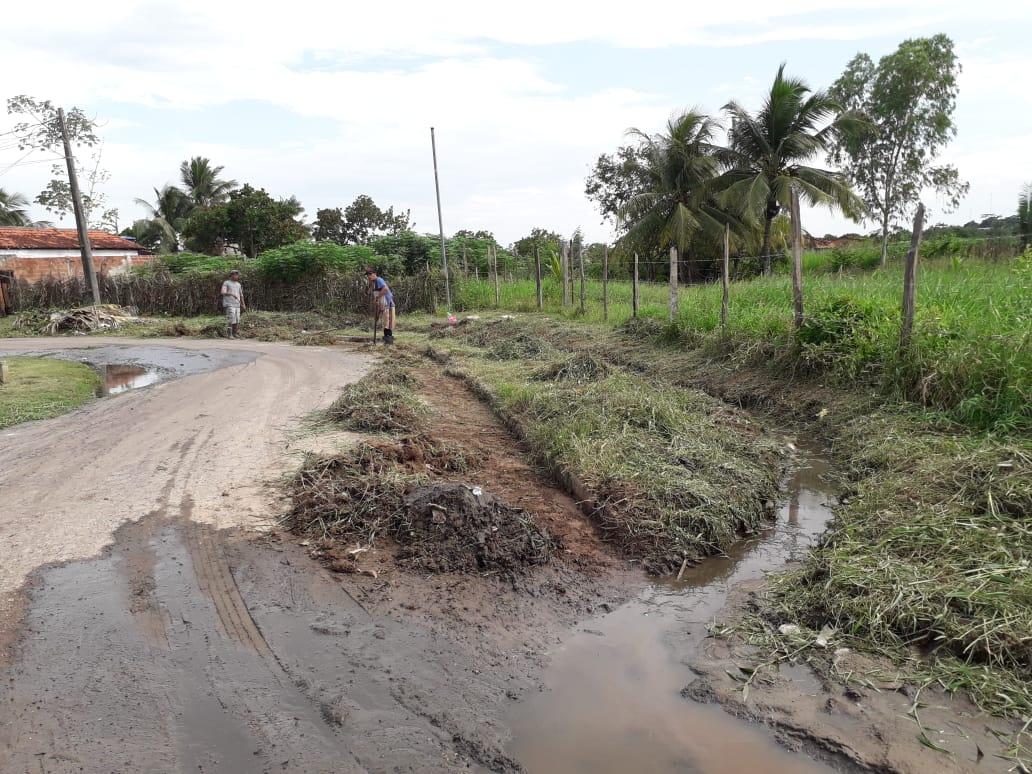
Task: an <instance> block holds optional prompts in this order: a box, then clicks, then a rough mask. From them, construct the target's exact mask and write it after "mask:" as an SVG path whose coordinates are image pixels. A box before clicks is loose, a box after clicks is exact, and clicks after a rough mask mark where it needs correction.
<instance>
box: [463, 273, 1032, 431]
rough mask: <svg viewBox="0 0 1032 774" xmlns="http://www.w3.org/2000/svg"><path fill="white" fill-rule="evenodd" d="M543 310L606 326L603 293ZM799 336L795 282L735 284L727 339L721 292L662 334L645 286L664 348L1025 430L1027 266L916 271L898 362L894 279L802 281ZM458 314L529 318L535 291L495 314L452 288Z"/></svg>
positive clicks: (983, 425) (897, 276)
mask: <svg viewBox="0 0 1032 774" xmlns="http://www.w3.org/2000/svg"><path fill="white" fill-rule="evenodd" d="M544 291H545V292H544V295H545V306H544V310H545V311H546V312H547V313H549V314H552V315H556V316H563V317H569V318H577V319H582V320H584V321H585V322H602V321H603V306H602V284H601V283H600V282H598V281H589V282H587V283H586V287H585V296H586V301H585V311H584V312H583V313H582V312H581V311H580V304H579V298H580V287H579V283H575V287H574V304H573V305H572V306H569V307H563V306H562V303H561V292H560V285H559V284H558V283H556V282H555V281H554V280H552V279H551V278H549V279H547V280H546V282H545V284H544ZM804 295H805V307H806V315H807V324H806V326H805V327H804V329H803V330H802V331H801V332H800V333H799V335H795V333H794V331H793V328H792V290H791V281H790V279H789V277H787V276H785V275H781V274H779V275H775V276H772V277H761V278H756V279H752V280H747V281H742V282H737V283H733V284H732V286H731V292H730V313H729V319H728V325H727V329H726V330H722V329H721V328H720V302H721V288H720V285H719V284H705V285H693V286H690V287H682V288H681V290H680V293H679V301H678V306H679V312H678V316H677V318H676V320H675V321H674V322H673V323H670V320H669V312H668V299H669V289H668V287H667V286H666V285H657V284H644V283H643V284H642V285H641V289H640V306H639V310H640V312H639V314H640V316H641V317H644V318H647V319H653V320H656V321H658V322H659V323H661V324H662V326H663V330H662V335H663V337H665V338H666V339H668V340H669V341H670V342H672V343H677V344H679V345H683V346H686V347H690V348H699V349H702V350H704V351H705V352H706V353H707V354H710V355H712V356H714V357H719V358H726V359H729V360H733V361H736V362H737V363H740V364H742V365H750V366H757V365H762V364H769V365H770V366H772V367H774V368H776V369H777V370H778V371H779V372H782V373H783V372H786V371H788V372H791V373H795V374H798V375H811V376H815V377H819V378H820V379H821V380H824V381H830V382H832V383H838V384H840V385H843V386H848V385H851V384H855V383H857V382H858V381H861V382H863V383H865V384H876V385H878V386H880V387H881V388H882V389H883V390H884V392H885V393H886V396H887V397H889V398H892V399H897V400H907V401H913V402H916V403H919V404H920V405H923V406H925V407H928V408H930V409H934V410H937V411H942V412H945V413H946V414H948V415H949V417H950V418H951V419H953V420H955V421H958V422H961V423H964V424H967V425H968V426H971V427H973V428H977V429H984V430H994V431H999V432H1005V433H1006V432H1011V431H1019V432H1027V431H1030V430H1032V408H1030V407H1032V346H1030V345H1032V342H1030V331H1032V316H1030V311H1029V310H1030V309H1032V261H1030V260H1029V259H1019V260H1016V261H1007V262H1000V263H992V262H982V261H963V262H958V261H945V260H944V261H937V262H934V263H928V264H925V265H923V266H922V267H921V269H920V273H919V276H918V286H917V314H916V322H915V333H914V342H913V347H912V349H911V351H910V352H909V353H907V354H906V355H903V354H901V353H900V350H899V322H900V305H901V300H902V270H901V269H900V268H899V267H898V266H890V267H889V268H887V269H884V270H880V271H876V272H869V273H848V274H842V275H839V274H835V273H823V274H816V275H811V276H804ZM454 298H455V303H454V307H455V309H456V310H459V311H472V310H478V309H491V308H501V309H505V310H512V311H522V312H529V311H533V310H535V308H536V304H535V291H534V283H533V281H530V280H526V281H517V282H513V283H502V285H501V303H500V304H498V305H496V304H495V301H494V286H493V284H492V283H489V282H485V281H480V282H476V281H468V282H462V283H458V284H457V286H456V288H455V293H454ZM630 317H631V286H630V283H628V282H610V283H609V314H608V322H609V323H611V324H613V325H619V324H621V323H625V322H626V321H627V320H628V319H629V318H630Z"/></svg>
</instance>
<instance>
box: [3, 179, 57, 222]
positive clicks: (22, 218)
mask: <svg viewBox="0 0 1032 774" xmlns="http://www.w3.org/2000/svg"><path fill="white" fill-rule="evenodd" d="M49 225H50V223H49V222H48V221H45V220H33V219H32V218H31V217H30V216H29V200H28V199H27V198H25V195H24V194H20V193H18V192H16V191H7V190H5V189H3V188H0V226H37V227H39V226H49Z"/></svg>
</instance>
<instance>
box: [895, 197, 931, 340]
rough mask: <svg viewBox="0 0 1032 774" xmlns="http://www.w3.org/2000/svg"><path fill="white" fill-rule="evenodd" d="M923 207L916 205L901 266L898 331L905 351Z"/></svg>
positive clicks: (911, 319) (911, 317) (911, 327)
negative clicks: (907, 245) (901, 305)
mask: <svg viewBox="0 0 1032 774" xmlns="http://www.w3.org/2000/svg"><path fill="white" fill-rule="evenodd" d="M924 215H925V207H924V204H923V203H919V204H918V205H917V212H915V213H914V233H913V234H911V236H910V249H909V250H908V251H907V257H906V263H905V264H904V266H903V320H902V322H901V324H900V329H899V346H900V349H902V350H903V351H906V350H908V349H910V338H911V335H912V334H913V331H914V309H915V307H914V301H915V297H916V293H917V254H918V252H919V251H920V249H921V237H922V235H923V234H924Z"/></svg>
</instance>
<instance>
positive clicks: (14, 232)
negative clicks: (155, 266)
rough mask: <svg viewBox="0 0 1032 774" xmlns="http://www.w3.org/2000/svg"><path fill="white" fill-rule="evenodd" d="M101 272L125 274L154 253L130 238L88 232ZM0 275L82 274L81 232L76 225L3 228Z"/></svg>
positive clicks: (16, 278) (27, 279) (38, 277)
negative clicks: (74, 226) (67, 226)
mask: <svg viewBox="0 0 1032 774" xmlns="http://www.w3.org/2000/svg"><path fill="white" fill-rule="evenodd" d="M88 236H89V240H90V246H91V247H92V248H93V265H94V267H95V268H96V270H97V273H98V274H108V275H114V274H125V273H126V272H128V271H130V270H131V269H132V267H133V266H138V265H140V264H144V263H148V262H150V261H151V260H153V257H154V254H153V253H152V252H151V251H150V250H148V249H147V248H145V247H143V246H142V245H140V244H137V243H136V242H134V241H133V240H131V239H126V238H124V237H120V236H118V235H116V234H109V233H108V232H107V231H90V232H88ZM0 276H3V277H5V278H7V280H8V281H9V282H10V281H15V282H17V281H25V282H39V281H41V280H43V279H46V278H48V277H53V278H54V279H69V278H71V277H82V256H81V254H80V252H79V233H78V232H77V231H76V230H75V229H74V228H31V227H20V226H4V227H0Z"/></svg>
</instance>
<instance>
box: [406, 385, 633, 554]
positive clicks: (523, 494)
mask: <svg viewBox="0 0 1032 774" xmlns="http://www.w3.org/2000/svg"><path fill="white" fill-rule="evenodd" d="M418 378H419V382H420V388H419V394H420V397H422V399H423V400H425V401H426V402H427V403H428V404H429V405H430V407H431V409H432V410H433V412H434V422H433V433H434V437H436V438H438V439H440V440H442V441H448V442H451V443H455V444H462V445H464V446H467V447H469V448H470V449H471V450H472V451H473V452H474V455H475V459H476V460H477V469H476V471H475V472H474V473H473V474H472V475H471V478H472V483H475V484H479V485H481V486H483V487H484V489H485V490H487V491H489V492H491V493H492V494H494V495H495V496H496V497H498V498H500V499H502V500H504V501H505V502H507V503H509V504H510V505H513V506H516V507H518V508H522V509H524V510H526V511H529V512H530V513H532V514H534V519H535V521H536V522H537V523H538V525H539V526H541V527H543V528H544V529H546V530H548V533H549V534H550V535H554V536H555V537H556V538H557V539H559V540H560V541H561V542H562V544H563V553H564V558H565V560H566V562H568V563H570V564H573V565H574V566H576V567H579V568H581V569H585V570H591V571H595V572H598V571H601V570H604V569H610V568H614V567H616V566H619V565H622V564H623V563H622V562H621V561H620V560H619V559H618V558H617V557H616V556H615V555H614V552H613V551H612V550H611V549H610V548H609V547H608V546H607V545H606V543H605V542H604V540H603V539H602V536H601V534H600V532H599V531H598V529H597V528H596V526H595V525H594V524H593V523H592V522H591V520H590V519H588V518H587V517H586V516H585V515H584V513H583V512H582V511H581V509H580V507H579V506H578V503H577V501H576V500H574V499H573V498H572V497H571V496H570V495H568V494H566V493H565V492H563V491H561V490H560V489H558V488H557V487H556V486H555V485H554V483H553V482H552V481H551V480H550V479H549V477H548V475H547V474H546V473H545V472H544V471H542V470H540V469H539V468H537V467H534V466H533V465H532V464H531V463H529V462H528V459H529V454H528V452H527V450H526V449H524V448H523V447H522V446H521V445H520V444H519V442H518V441H516V439H514V438H513V436H512V434H511V433H509V431H508V430H506V428H505V426H504V425H503V424H502V423H501V422H500V421H499V420H498V418H497V417H496V416H495V415H494V413H492V411H491V409H490V408H488V407H487V406H485V405H484V403H483V402H481V401H480V400H479V399H477V397H476V396H474V395H473V394H472V393H471V392H470V391H469V389H468V388H467V387H466V385H465V384H464V383H462V382H461V381H460V380H458V379H454V378H452V377H449V376H445V375H444V374H442V373H440V372H439V371H438V370H436V369H432V368H425V369H421V370H420V371H419V372H418Z"/></svg>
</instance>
